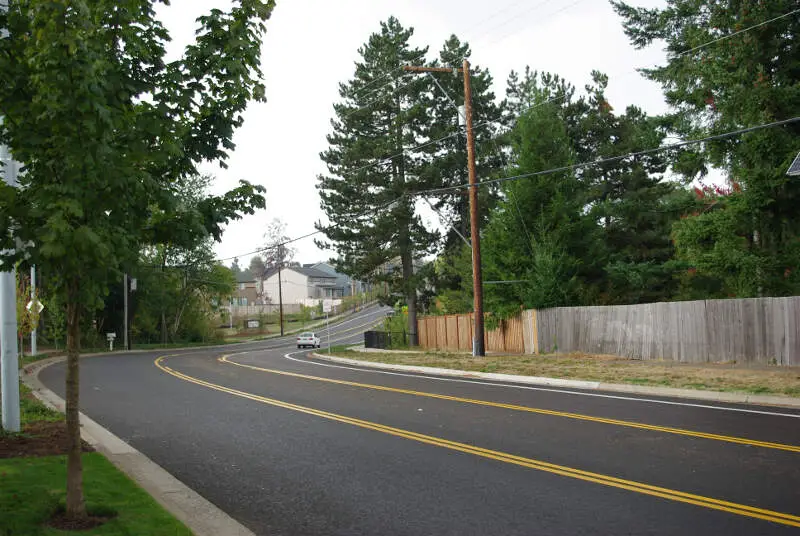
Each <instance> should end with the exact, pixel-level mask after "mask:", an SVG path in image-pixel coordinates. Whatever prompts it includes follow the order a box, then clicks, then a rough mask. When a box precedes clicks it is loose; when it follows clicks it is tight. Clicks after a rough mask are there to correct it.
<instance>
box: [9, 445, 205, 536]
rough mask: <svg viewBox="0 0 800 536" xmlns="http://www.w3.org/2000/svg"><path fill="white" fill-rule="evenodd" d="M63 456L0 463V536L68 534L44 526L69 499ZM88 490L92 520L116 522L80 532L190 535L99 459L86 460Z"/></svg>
mask: <svg viewBox="0 0 800 536" xmlns="http://www.w3.org/2000/svg"><path fill="white" fill-rule="evenodd" d="M66 470H67V462H66V457H65V456H45V457H41V458H6V459H0V535H2V536H39V535H56V534H70V533H68V532H63V531H60V530H56V529H53V528H51V527H48V526H46V525H45V523H46V522H47V520H48V519H49V518H50V517H51V516H52V515H53V514H54V513H55V512H56V511H57V510H58V509H59V508H60V507H61V508H63V504H64V498H65V495H66V492H65V486H66ZM83 470H84V489H85V493H86V504H87V508H88V509H89V512H90V514H92V515H95V516H100V517H112V516H113V517H112V519H110V520H109V521H108V522H106V523H105V524H104V525H102V526H99V527H96V528H94V529H92V530H88V531H81V532H80V534H86V535H87V536H89V535H120V536H122V535H125V536H130V535H152V536H158V535H164V536H175V535H190V534H191V532H190V531H189V529H187V528H186V527H185V526H184V525H183V524H181V523H180V522H178V521H177V520H175V519H174V518H173V517H172V516H171V515H170V514H168V513H167V512H166V511H165V510H164V509H163V508H161V506H160V505H158V504H157V503H156V502H155V500H154V499H153V498H152V497H150V496H149V495H148V494H147V493H146V492H145V491H144V490H142V489H141V488H139V487H138V486H137V485H136V484H135V483H134V482H132V481H131V480H130V479H129V478H128V477H126V476H125V475H123V474H122V473H121V472H119V471H118V470H117V468H116V467H114V466H113V465H112V464H111V462H109V461H108V460H106V459H105V458H104V457H103V456H102V455H101V454H98V453H95V452H91V453H86V454H84V455H83Z"/></svg>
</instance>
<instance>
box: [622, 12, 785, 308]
mask: <svg viewBox="0 0 800 536" xmlns="http://www.w3.org/2000/svg"><path fill="white" fill-rule="evenodd" d="M613 4H614V7H615V9H616V10H617V12H618V13H619V14H620V15H621V16H622V18H623V21H624V26H625V31H626V33H627V35H628V36H629V37H630V39H631V42H632V43H633V44H634V45H635V46H636V47H637V48H642V47H646V46H648V45H650V44H652V43H653V42H654V41H664V42H665V43H666V47H665V48H666V52H667V62H666V64H665V65H663V66H661V67H657V68H653V69H648V70H645V71H644V74H645V76H647V77H648V78H649V79H651V80H655V81H656V82H659V83H660V84H661V85H662V87H663V90H664V94H665V96H666V99H667V102H668V103H669V104H670V106H671V114H670V116H669V119H670V121H671V127H672V129H673V130H674V131H675V132H677V133H678V134H680V135H682V136H685V137H687V138H694V137H702V136H706V135H713V134H718V133H722V132H727V131H731V130H736V129H739V128H744V127H750V126H755V125H759V124H763V123H769V122H772V121H779V120H783V119H788V118H791V117H793V116H797V115H798V110H800V76H798V73H800V41H798V39H797V35H798V34H800V17H798V16H797V15H796V14H793V15H790V16H783V17H782V15H785V14H787V13H790V12H791V11H792V10H793V9H796V8H797V2H796V0H769V1H741V0H720V1H714V2H711V1H708V0H668V2H667V5H666V7H664V8H653V9H645V8H635V7H632V6H630V5H628V4H626V3H624V2H613ZM772 19H775V20H772ZM767 21H771V22H769V23H768V24H761V23H765V22H767ZM757 25H758V26H757ZM754 26H757V27H754ZM751 27H753V28H752V29H749V28H751ZM742 30H747V31H742ZM712 41H715V42H713V43H711V42H712ZM708 43H710V44H708ZM706 44H708V45H707V46H706ZM799 136H800V125H799V124H797V123H794V124H791V125H787V126H784V127H779V128H771V129H767V130H761V131H758V132H754V133H751V134H746V135H742V136H737V137H735V138H730V139H727V140H723V141H716V142H711V143H707V144H704V145H703V146H702V147H700V148H698V149H697V151H696V152H694V153H687V154H686V155H684V157H683V158H682V159H680V160H678V161H677V162H676V169H678V170H679V171H681V172H683V173H685V174H686V175H687V176H688V177H690V178H700V177H702V176H703V174H704V173H705V171H706V169H707V167H708V166H709V165H713V166H716V167H718V168H721V169H722V170H723V171H724V172H725V173H726V175H727V179H728V182H729V187H731V188H732V189H733V190H734V191H732V193H731V195H730V196H727V197H728V199H727V201H726V202H725V203H724V207H723V208H722V210H713V211H703V212H699V213H698V214H697V215H693V216H690V217H688V218H686V219H685V220H682V221H681V223H680V225H679V226H678V228H677V229H676V236H675V238H676V243H677V248H678V251H679V254H680V256H681V258H683V259H684V260H686V261H687V262H689V263H690V264H691V265H692V268H693V269H696V271H695V272H694V273H695V274H696V275H697V276H698V277H704V278H709V277H710V278H715V279H717V281H719V282H720V283H721V284H723V285H724V286H727V287H728V288H727V290H723V293H726V294H728V295H737V296H757V295H759V294H768V295H786V294H797V293H798V292H800V271H798V269H797V268H798V266H800V240H798V237H799V236H800V182H798V181H797V180H792V179H791V178H790V177H787V176H786V175H785V172H786V169H787V167H788V166H789V163H790V162H791V160H792V158H793V157H794V156H795V155H796V154H797V139H798V137H799ZM734 186H735V189H734ZM720 206H721V205H719V206H718V208H719V207H720ZM731 248H734V250H733V251H731ZM726 281H727V282H729V284H728V283H725V282H726Z"/></svg>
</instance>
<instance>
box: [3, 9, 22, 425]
mask: <svg viewBox="0 0 800 536" xmlns="http://www.w3.org/2000/svg"><path fill="white" fill-rule="evenodd" d="M7 8H8V6H7V5H3V3H0V11H5V10H6V9H7ZM0 121H2V117H0ZM0 165H1V166H2V167H0V174H2V176H3V182H5V183H6V184H8V185H9V186H12V187H16V186H17V163H16V162H15V161H14V160H13V159H12V158H11V151H10V150H9V148H8V146H6V145H0ZM6 253H9V252H8V251H6ZM2 269H3V270H4V271H2V272H0V377H2V378H1V380H0V381H1V382H2V393H3V394H2V405H3V408H2V423H3V429H5V430H7V431H9V432H19V430H20V410H19V350H18V348H17V274H16V270H15V269H14V265H10V266H8V265H3V266H2Z"/></svg>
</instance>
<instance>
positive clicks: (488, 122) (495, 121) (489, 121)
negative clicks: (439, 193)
mask: <svg viewBox="0 0 800 536" xmlns="http://www.w3.org/2000/svg"><path fill="white" fill-rule="evenodd" d="M568 7H569V6H568ZM795 13H800V9H795V10H794V11H790V12H788V13H785V14H783V15H780V16H778V17H775V18H773V19H770V20H767V21H763V22H760V23H758V24H754V25H752V26H749V27H747V28H743V29H742V30H739V31H737V32H736V33H734V34H730V35H727V36H723V37H719V38H716V39H713V40H711V41H707V42H705V43H703V44H701V45H698V46H696V47H693V48H691V49H689V50H686V51H684V52H681V53H680V54H678V55H677V56H676V58H677V57H681V56H683V55H685V54H689V53H690V52H694V51H696V50H699V49H701V48H705V47H707V46H710V45H713V44H714V43H717V42H719V41H723V40H725V39H728V38H730V37H733V36H734V35H739V34H742V33H744V32H748V31H750V30H753V29H755V28H758V27H760V26H764V25H766V24H769V23H771V22H774V21H776V20H779V19H782V18H785V17H788V16H790V15H793V14H795ZM653 67H657V66H653ZM650 68H652V67H650ZM639 69H643V68H636V69H632V70H630V71H627V72H625V73H621V74H619V75H615V76H616V79H617V80H618V79H619V78H620V77H623V76H629V75H631V74H637V73H638V72H639ZM566 97H567V95H566V94H564V95H561V96H558V97H552V98H550V99H547V100H545V101H543V102H538V103H535V104H532V105H530V106H527V107H525V108H522V109H521V110H519V111H518V112H517V116H516V119H518V118H519V116H520V115H522V114H523V113H525V112H528V111H530V110H533V109H534V108H538V107H539V106H544V105H545V104H548V103H554V102H558V101H561V100H564V99H565V98H566ZM504 120H505V119H504V118H503V117H502V116H501V117H498V118H497V119H487V120H485V121H482V122H480V123H478V124H477V125H475V126H474V127H473V130H474V129H477V128H482V127H485V126H486V125H491V124H498V123H502V122H503V121H504ZM512 128H513V127H509V128H508V130H507V132H508V131H510V130H511V129H512ZM458 135H459V132H455V133H453V134H449V135H447V136H443V137H441V138H437V139H435V140H430V141H427V142H425V143H423V144H420V145H417V146H415V147H411V148H409V149H406V150H404V151H403V152H402V153H398V154H395V155H392V156H388V157H385V158H382V159H380V160H376V161H374V162H372V163H370V164H366V165H364V166H361V167H359V168H357V169H355V170H353V171H350V172H348V173H346V174H343V175H342V176H348V177H349V176H352V175H353V174H355V173H358V172H359V171H363V170H364V169H368V168H370V167H373V166H376V165H379V164H383V163H387V162H391V161H392V160H394V159H395V158H397V157H399V156H403V155H404V154H405V153H407V152H410V151H416V150H419V149H423V148H425V147H428V146H430V145H434V144H436V143H439V142H442V141H445V140H448V139H451V138H454V137H456V136H458Z"/></svg>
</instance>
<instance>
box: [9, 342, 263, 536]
mask: <svg viewBox="0 0 800 536" xmlns="http://www.w3.org/2000/svg"><path fill="white" fill-rule="evenodd" d="M111 355H119V354H111ZM65 359H66V358H65V357H64V356H59V357H51V358H48V359H43V360H41V361H37V362H35V363H31V364H30V365H27V366H26V367H25V368H24V369H23V370H22V372H23V373H22V374H21V375H20V377H21V378H22V381H23V382H24V383H25V385H27V386H28V387H29V388H30V389H31V390H32V391H33V394H34V396H36V398H38V399H39V400H41V401H42V402H43V403H44V404H45V405H47V406H49V407H51V408H53V409H55V410H57V411H61V412H63V411H64V400H63V399H62V398H61V397H59V396H58V395H57V394H55V393H54V392H53V391H51V390H49V389H48V388H47V387H45V386H44V384H43V383H42V382H41V381H40V380H39V372H40V371H41V370H42V369H44V368H45V367H48V366H50V365H52V364H54V363H59V362H61V361H64V360H65ZM80 420H81V437H82V438H83V440H84V441H86V442H87V443H89V444H90V445H92V447H94V448H95V450H97V451H98V452H100V453H102V454H103V456H105V457H106V458H108V460H109V461H110V462H111V463H113V464H114V465H115V466H116V467H117V468H119V469H120V470H121V471H122V472H124V473H125V474H126V475H128V476H129V477H130V478H131V479H132V480H133V481H134V482H136V483H137V484H138V485H139V486H141V487H142V488H144V490H145V491H147V493H149V494H150V495H152V497H153V498H154V499H155V500H156V501H157V502H158V503H159V504H160V505H161V506H163V507H164V508H165V509H166V510H167V511H168V512H169V513H171V514H172V515H173V516H175V517H176V518H177V519H179V520H180V521H181V522H183V523H184V524H185V525H186V526H187V527H189V529H190V530H191V531H192V532H193V533H194V534H195V535H196V536H219V535H222V534H224V535H226V536H227V535H231V536H255V534H254V533H253V532H252V531H251V530H249V529H248V528H246V527H245V526H244V525H242V524H241V523H239V522H238V521H236V520H235V519H233V518H232V517H230V516H229V515H228V514H226V513H225V512H223V511H222V510H220V509H219V508H217V507H216V506H214V504H212V503H211V502H209V501H208V500H207V499H205V498H203V497H202V496H200V494H198V493H197V492H196V491H194V490H192V489H191V488H189V487H188V486H186V485H185V484H184V483H182V482H181V481H180V480H178V479H177V478H175V477H174V476H172V475H171V474H169V473H168V472H167V471H166V470H164V469H163V468H162V467H161V466H159V465H158V464H156V463H155V462H154V461H152V460H151V459H150V458H148V457H147V456H145V455H144V454H142V453H141V452H139V451H138V450H136V449H135V448H133V447H132V446H130V445H129V444H127V443H126V442H124V441H123V440H122V439H120V438H119V437H117V436H116V435H114V434H112V433H111V432H110V431H108V430H106V429H105V428H103V427H102V426H100V424H98V423H97V422H95V421H93V420H92V419H90V418H89V417H87V416H86V415H84V414H83V413H81V414H80Z"/></svg>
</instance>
